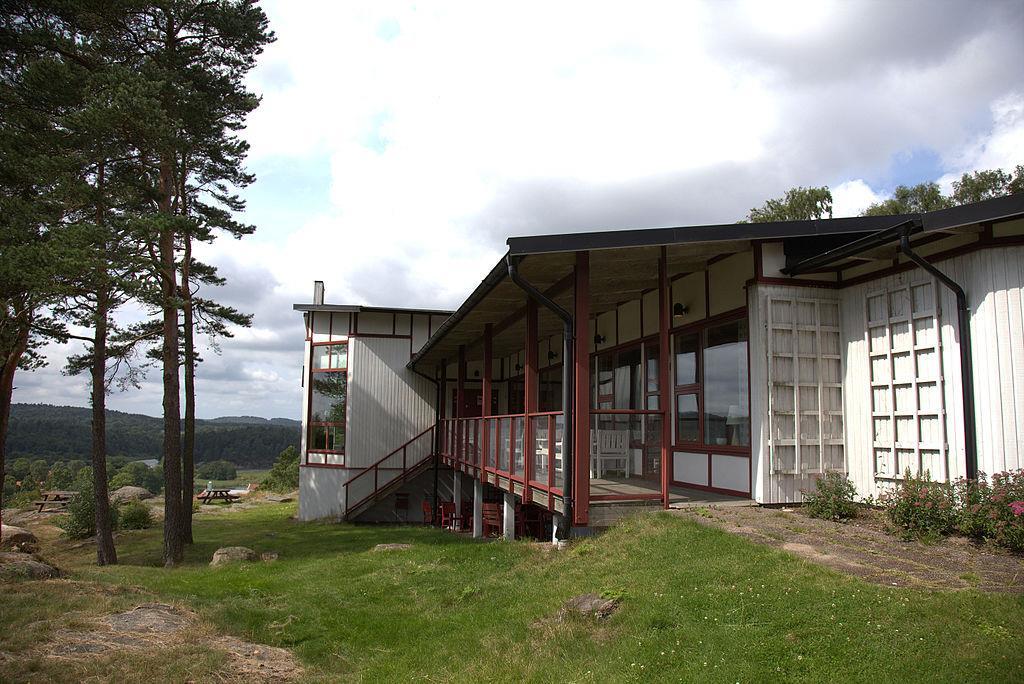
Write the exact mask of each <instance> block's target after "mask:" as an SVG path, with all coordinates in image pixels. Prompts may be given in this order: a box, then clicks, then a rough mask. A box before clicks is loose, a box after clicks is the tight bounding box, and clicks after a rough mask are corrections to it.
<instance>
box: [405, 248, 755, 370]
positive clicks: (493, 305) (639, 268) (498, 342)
mask: <svg viewBox="0 0 1024 684" xmlns="http://www.w3.org/2000/svg"><path fill="white" fill-rule="evenodd" d="M749 249H750V242H749V241H748V240H732V241H716V242H705V243H690V244H683V245H668V246H667V247H666V257H667V262H668V273H669V276H675V275H682V274H686V273H692V272H695V271H703V270H704V269H706V268H707V267H708V261H709V260H710V259H714V258H716V257H720V256H725V255H729V254H735V253H737V252H741V251H746V250H749ZM660 254H661V246H638V247H621V248H617V249H596V250H593V251H591V252H590V310H591V314H592V315H595V314H599V313H602V312H605V311H610V310H612V309H614V308H615V307H616V306H618V305H619V304H621V303H623V302H626V301H629V300H632V299H637V298H639V297H640V296H641V295H642V294H643V293H644V292H647V291H649V290H652V289H655V288H657V286H658V258H659V255H660ZM503 263H504V262H502V264H499V265H498V266H495V268H494V269H493V270H492V273H491V275H492V276H493V277H494V280H495V283H494V284H493V285H492V286H491V289H490V290H489V291H488V292H486V293H482V294H481V295H480V296H479V297H478V298H477V300H476V301H475V302H474V303H473V304H472V306H471V307H470V308H469V309H468V311H466V312H465V314H464V315H463V316H462V318H461V319H459V320H457V321H455V322H454V323H453V324H452V325H451V327H450V328H449V329H448V330H447V331H445V332H444V333H443V335H441V336H440V337H439V338H438V339H435V340H434V341H433V344H432V345H430V347H429V349H426V350H425V351H424V352H423V354H422V356H419V357H417V358H416V359H415V365H416V367H417V368H419V369H420V370H422V371H423V372H427V373H430V372H432V370H433V369H434V368H435V367H437V366H438V365H440V364H441V362H442V361H447V362H448V363H452V362H454V361H455V360H456V359H458V355H459V347H460V346H462V345H465V346H466V356H467V359H468V360H474V359H479V358H480V357H481V356H482V352H483V349H482V346H483V335H484V327H485V326H486V325H487V324H488V323H490V324H491V325H492V326H493V330H494V337H493V340H492V341H493V351H494V357H495V358H498V357H501V356H505V355H507V354H512V353H515V352H517V351H519V350H520V349H522V348H523V341H524V335H525V315H526V295H525V293H524V292H523V291H522V290H521V289H519V287H518V286H516V285H515V284H514V283H513V282H512V281H510V280H509V279H508V277H507V275H503V274H502V273H501V272H500V268H499V266H501V265H503ZM575 263H576V255H575V253H574V252H550V253H545V254H534V255H530V256H528V257H526V258H524V259H523V260H522V262H521V264H520V267H519V272H520V273H521V274H522V276H523V277H524V278H525V279H526V280H527V281H529V282H531V283H533V284H534V285H535V286H536V287H537V288H538V289H540V290H541V291H542V292H545V293H546V294H547V295H548V296H549V297H551V298H552V299H553V300H554V301H555V302H556V303H557V304H558V305H559V306H562V307H563V308H565V309H566V310H568V311H572V309H573V303H574V297H573V283H572V278H573V269H574V267H575ZM486 284H487V281H485V282H484V283H482V284H481V287H483V286H484V285H486ZM471 299H472V298H471ZM537 333H538V337H540V338H544V337H549V336H551V335H559V334H561V333H562V322H561V320H560V319H558V318H557V317H556V316H554V315H553V314H550V313H548V312H546V311H544V310H541V315H540V317H539V320H538V329H537Z"/></svg>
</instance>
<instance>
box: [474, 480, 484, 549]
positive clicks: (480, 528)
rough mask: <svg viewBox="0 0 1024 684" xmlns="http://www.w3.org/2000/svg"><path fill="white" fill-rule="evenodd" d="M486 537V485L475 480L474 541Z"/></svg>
mask: <svg viewBox="0 0 1024 684" xmlns="http://www.w3.org/2000/svg"><path fill="white" fill-rule="evenodd" d="M483 536H484V483H483V482H481V481H480V480H473V539H480V538H482V537H483Z"/></svg>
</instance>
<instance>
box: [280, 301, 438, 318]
mask: <svg viewBox="0 0 1024 684" xmlns="http://www.w3.org/2000/svg"><path fill="white" fill-rule="evenodd" d="M292 309H293V310H294V311H324V312H331V313H404V314H427V315H430V316H450V315H451V314H452V312H451V311H448V310H444V309H409V308H401V307H394V306H358V305H353V304H293V305H292Z"/></svg>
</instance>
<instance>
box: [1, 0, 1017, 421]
mask: <svg viewBox="0 0 1024 684" xmlns="http://www.w3.org/2000/svg"><path fill="white" fill-rule="evenodd" d="M264 7H265V9H266V11H267V12H268V15H269V17H270V21H271V27H272V28H273V30H274V31H275V32H276V33H277V35H278V41H277V42H276V43H274V44H273V45H271V46H269V47H268V48H267V50H266V52H265V53H264V55H263V56H262V57H261V58H260V61H259V66H258V68H257V69H256V70H255V71H254V72H253V73H252V74H251V77H250V84H251V86H252V87H253V88H254V89H255V90H256V91H258V92H259V93H260V94H262V96H263V103H262V105H261V106H260V108H259V109H258V110H257V111H256V112H255V113H254V114H253V115H252V116H251V117H250V121H249V126H248V129H247V130H246V133H245V135H246V138H247V139H248V140H249V142H250V143H251V145H252V148H251V157H250V159H251V164H252V165H253V166H259V167H260V168H261V169H267V170H266V171H263V172H262V180H258V181H257V184H256V186H255V187H254V188H252V189H250V190H249V191H248V192H249V193H250V194H252V193H262V194H260V195H259V196H260V198H261V203H260V204H257V203H253V206H267V203H268V200H267V198H268V197H270V198H272V204H273V206H274V212H273V215H272V216H267V215H264V214H260V213H259V212H258V211H254V212H252V213H250V215H248V216H247V217H246V218H247V220H249V221H251V222H254V223H256V224H257V226H258V231H257V233H256V234H255V235H254V236H253V237H251V238H246V239H244V240H242V241H235V240H227V239H222V240H218V242H217V243H215V244H214V245H210V246H203V247H202V248H201V249H199V250H198V251H199V256H200V258H202V259H204V260H206V261H209V262H211V263H214V264H217V265H218V266H220V268H221V270H222V273H223V274H224V275H226V276H227V277H228V286H227V287H226V288H225V289H224V291H223V292H222V293H216V294H215V296H217V297H218V298H220V299H222V300H224V301H226V302H227V303H230V304H232V305H234V306H237V307H239V308H241V309H244V310H248V311H251V312H253V313H255V319H254V327H253V328H252V329H251V330H245V331H239V332H238V333H237V335H236V337H235V339H233V340H226V341H223V343H222V348H223V352H224V355H223V356H222V357H217V356H215V355H213V354H207V361H206V363H204V365H203V367H202V368H201V369H200V389H201V392H202V393H203V394H202V399H201V402H200V412H201V414H202V415H205V416H214V415H219V414H225V413H232V412H238V411H243V412H246V413H257V414H260V415H267V416H273V415H289V416H293V417H294V416H297V415H298V414H299V409H300V406H299V399H298V397H299V383H298V379H299V368H300V367H301V363H302V362H301V358H300V356H301V354H300V351H299V350H301V345H302V325H301V318H300V316H299V314H297V313H295V312H293V311H292V310H291V304H292V303H293V302H295V301H309V298H310V295H311V281H312V280H314V279H317V278H318V279H322V280H325V281H326V283H327V293H328V299H329V300H330V301H332V302H345V303H354V304H375V305H396V306H430V307H445V306H447V307H454V306H456V305H458V304H459V303H460V302H461V301H462V300H463V298H464V297H465V296H466V295H467V294H468V292H469V291H470V290H471V289H472V288H473V287H474V286H475V285H476V284H477V283H478V282H479V280H480V279H481V278H482V277H483V276H484V274H485V273H486V271H487V269H488V268H489V267H490V266H491V265H493V264H494V263H495V261H496V260H497V259H498V258H499V257H500V255H501V254H502V253H503V252H504V247H505V246H504V239H505V237H506V236H508V235H512V234H525V233H542V232H560V231H570V230H582V229H591V230H593V229H604V228H636V227H645V226H654V225H685V224H688V223H707V222H728V221H733V220H736V219H739V218H741V217H742V216H744V215H745V214H746V212H747V211H748V209H749V208H750V207H752V206H756V205H759V204H761V203H762V202H763V201H764V200H765V199H767V198H769V197H777V196H779V195H781V194H782V193H783V192H785V190H786V189H788V188H790V187H793V186H795V185H822V184H825V183H829V184H831V185H832V187H833V196H834V200H835V207H834V214H835V215H836V216H843V215H853V214H857V213H859V212H860V211H861V210H862V209H863V208H864V207H865V206H867V205H868V204H870V203H872V202H875V201H878V200H880V199H883V198H884V196H885V195H884V191H883V190H882V189H880V188H872V187H871V180H870V179H873V178H879V177H882V176H885V175H886V173H887V172H888V171H889V170H890V167H891V165H892V164H893V160H894V159H899V158H900V155H902V154H904V153H906V152H907V151H913V150H921V149H924V150H928V151H930V152H932V153H934V154H935V155H937V156H938V158H940V159H942V162H943V167H944V168H943V169H942V171H944V172H945V171H949V172H950V173H959V172H961V170H962V169H968V168H977V167H989V166H997V165H1006V164H1005V163H1004V162H1005V161H1006V160H1013V158H1014V157H1015V156H1016V157H1021V154H1020V150H1021V137H1022V136H1024V123H1022V120H1021V119H1022V115H1021V111H1022V105H1021V95H1020V93H1022V92H1024V73H1022V72H1021V70H1020V68H1019V64H1021V63H1024V46H1022V43H1021V41H1020V40H1019V37H1020V35H1021V34H1022V33H1024V18H1022V16H1024V12H1022V10H1021V7H1020V5H1019V3H1012V2H1011V3H1005V2H1004V3H996V2H993V3H986V4H985V5H983V6H981V5H977V4H975V3H969V2H963V3H947V4H943V5H941V7H936V6H935V5H934V3H931V2H924V1H911V0H908V1H906V2H900V3H866V4H863V5H857V6H853V5H852V3H846V2H811V3H806V2H797V1H795V0H793V1H788V2H786V3H784V4H781V5H780V4H778V3H772V4H767V3H760V2H754V3H750V2H682V3H656V2H638V3H631V4H630V5H629V6H628V7H627V6H626V5H623V4H621V3H601V2H598V3H595V2H565V3H550V2H545V3H540V2H521V3H516V4H497V3H483V2H475V1H474V2H468V1H467V2H450V3H426V4H412V3H397V2H377V3H365V4H357V3H340V2H327V1H326V0H325V1H321V2H304V3H294V2H287V1H285V0H280V1H277V2H268V3H265V4H264ZM908 27H913V28H914V31H913V33H914V34H915V35H927V36H929V39H928V40H926V41H920V40H907V35H908V33H907V30H908ZM990 115H991V117H993V119H992V122H990V121H989V117H990ZM1017 161H1024V159H1018V160H1017ZM997 162H998V163H997ZM296 168H323V169H326V170H327V171H325V173H329V175H330V179H329V180H330V182H329V183H324V184H323V188H326V190H323V189H322V188H315V189H314V191H315V192H318V193H320V194H322V195H323V196H322V197H319V198H318V199H314V200H310V199H308V198H309V197H310V195H309V194H308V193H305V194H303V195H302V196H301V197H299V196H298V195H297V194H295V193H294V192H293V188H292V186H291V185H289V180H290V178H289V173H288V169H296ZM917 180H918V181H920V180H928V179H926V178H920V179H917ZM289 210H291V211H289ZM22 377H24V378H28V377H29V376H27V375H26V376H20V377H19V384H24V387H25V388H24V389H19V393H18V394H17V395H16V400H19V401H27V400H45V399H43V398H44V397H50V400H52V401H60V402H66V401H68V400H69V399H68V396H69V394H68V393H67V392H65V391H62V388H63V387H64V386H65V384H66V382H67V380H66V379H63V378H61V377H60V376H59V375H57V374H55V372H54V371H53V370H52V369H51V370H48V371H46V372H43V373H39V374H36V375H35V376H34V377H33V378H32V379H31V380H26V381H25V382H24V383H22ZM158 379H159V378H158V376H157V375H154V378H153V379H152V380H150V381H148V382H147V384H146V385H145V388H144V390H143V391H141V392H136V393H132V394H128V395H117V396H115V397H112V400H111V404H112V405H115V406H117V407H119V408H126V409H129V410H138V409H143V410H146V411H147V412H150V413H157V412H158V411H159V384H158ZM85 396H86V395H85V394H84V393H82V394H81V397H80V398H81V401H80V402H79V403H82V402H84V399H85Z"/></svg>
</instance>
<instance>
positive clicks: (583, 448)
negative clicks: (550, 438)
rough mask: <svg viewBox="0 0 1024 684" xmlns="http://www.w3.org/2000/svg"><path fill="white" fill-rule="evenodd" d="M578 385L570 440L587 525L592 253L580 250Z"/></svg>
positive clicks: (578, 501)
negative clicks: (571, 440)
mask: <svg viewBox="0 0 1024 684" xmlns="http://www.w3.org/2000/svg"><path fill="white" fill-rule="evenodd" d="M575 294H576V298H575V312H574V315H573V318H574V320H575V321H576V340H575V344H576V347H575V349H574V352H575V353H574V355H573V362H574V363H575V364H576V373H575V375H576V387H575V388H574V390H575V396H574V398H573V399H574V406H575V409H574V411H573V422H574V423H575V425H566V426H565V430H566V435H565V438H566V439H573V440H574V442H573V447H574V448H573V460H574V461H575V463H573V485H572V490H573V508H572V515H573V520H571V521H570V522H571V523H572V524H574V525H586V524H587V523H588V522H589V519H590V252H576V282H575Z"/></svg>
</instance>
